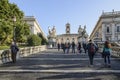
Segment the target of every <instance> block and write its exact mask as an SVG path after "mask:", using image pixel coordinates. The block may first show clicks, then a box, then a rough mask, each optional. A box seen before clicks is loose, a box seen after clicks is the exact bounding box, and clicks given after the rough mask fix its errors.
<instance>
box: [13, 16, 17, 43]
mask: <svg viewBox="0 0 120 80" xmlns="http://www.w3.org/2000/svg"><path fill="white" fill-rule="evenodd" d="M15 22H16V16H14V17H13V41H14V42H16V38H15V28H16V27H15Z"/></svg>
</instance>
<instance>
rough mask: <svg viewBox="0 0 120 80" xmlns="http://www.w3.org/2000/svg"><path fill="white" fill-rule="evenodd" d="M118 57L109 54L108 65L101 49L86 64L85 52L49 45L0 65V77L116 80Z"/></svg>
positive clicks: (119, 73)
mask: <svg viewBox="0 0 120 80" xmlns="http://www.w3.org/2000/svg"><path fill="white" fill-rule="evenodd" d="M119 79H120V58H119V57H117V58H116V57H112V58H111V68H108V67H105V66H104V61H103V58H102V57H101V54H100V53H96V54H95V57H94V66H92V67H91V66H90V65H89V58H88V54H87V53H86V54H85V53H84V51H83V50H82V53H81V54H79V53H77V52H76V53H71V51H70V53H63V51H62V50H60V51H57V49H48V50H46V51H42V52H40V53H37V54H32V55H30V56H27V57H22V58H20V59H18V60H17V62H16V63H11V62H9V63H5V64H1V65H0V80H119Z"/></svg>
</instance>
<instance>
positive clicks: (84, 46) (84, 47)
mask: <svg viewBox="0 0 120 80" xmlns="http://www.w3.org/2000/svg"><path fill="white" fill-rule="evenodd" d="M82 46H83V49H84V52H85V53H86V46H87V44H86V43H82Z"/></svg>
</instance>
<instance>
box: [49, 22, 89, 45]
mask: <svg viewBox="0 0 120 80" xmlns="http://www.w3.org/2000/svg"><path fill="white" fill-rule="evenodd" d="M65 27H66V30H65V31H66V32H65V34H59V35H56V29H55V27H53V28H52V30H50V28H49V35H48V41H49V43H50V44H52V45H53V46H56V45H57V44H58V43H60V44H61V43H72V42H75V44H77V43H78V42H86V41H87V40H88V34H87V32H86V26H84V28H81V26H79V28H78V31H77V32H78V33H71V26H70V24H69V23H67V24H66V25H65Z"/></svg>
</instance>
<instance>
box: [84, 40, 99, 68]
mask: <svg viewBox="0 0 120 80" xmlns="http://www.w3.org/2000/svg"><path fill="white" fill-rule="evenodd" d="M96 48H97V46H96V45H95V44H94V43H93V42H92V40H89V43H88V44H87V47H86V49H87V50H88V56H89V61H90V66H91V67H92V66H93V59H94V55H95V52H96Z"/></svg>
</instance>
